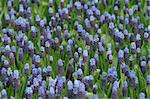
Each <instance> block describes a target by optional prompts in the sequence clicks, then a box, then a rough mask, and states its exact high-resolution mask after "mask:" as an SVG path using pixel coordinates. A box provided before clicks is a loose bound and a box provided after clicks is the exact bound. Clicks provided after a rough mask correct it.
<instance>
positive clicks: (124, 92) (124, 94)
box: [122, 81, 128, 97]
mask: <svg viewBox="0 0 150 99" xmlns="http://www.w3.org/2000/svg"><path fill="white" fill-rule="evenodd" d="M122 93H123V96H125V97H128V83H127V81H124V85H123V89H122Z"/></svg>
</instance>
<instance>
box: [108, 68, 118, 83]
mask: <svg viewBox="0 0 150 99" xmlns="http://www.w3.org/2000/svg"><path fill="white" fill-rule="evenodd" d="M116 79H117V71H116V68H115V67H112V68H109V69H108V81H109V82H111V83H113V82H114V81H115V80H116Z"/></svg>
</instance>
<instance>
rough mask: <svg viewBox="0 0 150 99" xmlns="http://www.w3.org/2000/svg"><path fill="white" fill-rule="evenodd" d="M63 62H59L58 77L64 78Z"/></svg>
mask: <svg viewBox="0 0 150 99" xmlns="http://www.w3.org/2000/svg"><path fill="white" fill-rule="evenodd" d="M63 65H64V64H63V61H62V60H61V59H59V60H58V75H60V76H62V75H63V74H64V69H63Z"/></svg>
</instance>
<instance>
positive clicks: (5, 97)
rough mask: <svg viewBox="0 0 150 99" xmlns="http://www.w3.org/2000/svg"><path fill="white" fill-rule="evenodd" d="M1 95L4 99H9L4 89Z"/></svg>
mask: <svg viewBox="0 0 150 99" xmlns="http://www.w3.org/2000/svg"><path fill="white" fill-rule="evenodd" d="M1 95H2V99H7V92H6V89H3V90H2V91H1Z"/></svg>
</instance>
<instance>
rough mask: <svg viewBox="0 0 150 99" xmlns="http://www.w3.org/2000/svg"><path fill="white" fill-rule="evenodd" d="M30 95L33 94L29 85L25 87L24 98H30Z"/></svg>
mask: <svg viewBox="0 0 150 99" xmlns="http://www.w3.org/2000/svg"><path fill="white" fill-rule="evenodd" d="M32 95H33V89H32V88H31V87H27V88H26V98H27V99H32Z"/></svg>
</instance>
